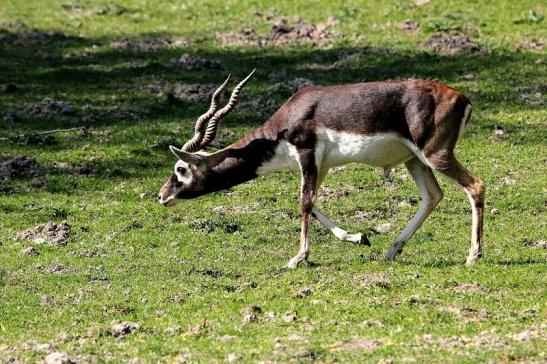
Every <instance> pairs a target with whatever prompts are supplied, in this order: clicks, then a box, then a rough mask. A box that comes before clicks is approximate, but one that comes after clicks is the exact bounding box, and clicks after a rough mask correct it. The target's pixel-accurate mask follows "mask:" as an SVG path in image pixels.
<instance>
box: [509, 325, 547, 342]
mask: <svg viewBox="0 0 547 364" xmlns="http://www.w3.org/2000/svg"><path fill="white" fill-rule="evenodd" d="M509 337H510V338H511V339H513V340H516V341H521V342H529V341H532V340H535V339H541V340H545V339H547V325H546V324H537V325H532V326H531V327H530V328H529V329H528V330H525V331H522V332H519V333H518V334H512V335H509Z"/></svg>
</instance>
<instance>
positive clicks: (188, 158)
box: [169, 145, 203, 166]
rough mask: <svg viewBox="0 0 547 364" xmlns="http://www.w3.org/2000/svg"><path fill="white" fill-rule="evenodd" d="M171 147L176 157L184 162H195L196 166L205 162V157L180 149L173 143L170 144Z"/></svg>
mask: <svg viewBox="0 0 547 364" xmlns="http://www.w3.org/2000/svg"><path fill="white" fill-rule="evenodd" d="M169 149H170V150H171V152H173V154H174V155H175V157H177V158H178V159H180V160H181V161H183V162H186V163H188V164H193V165H195V166H200V165H202V164H203V158H202V157H201V156H199V155H196V154H193V153H188V152H185V151H184V150H182V149H178V148H177V147H174V146H172V145H170V146H169Z"/></svg>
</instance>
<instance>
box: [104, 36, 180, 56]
mask: <svg viewBox="0 0 547 364" xmlns="http://www.w3.org/2000/svg"><path fill="white" fill-rule="evenodd" d="M187 44H188V43H187V42H186V41H185V40H184V39H176V40H171V39H169V38H152V37H144V38H135V39H131V38H129V37H127V36H124V37H121V38H120V39H119V40H117V41H115V42H112V43H110V48H112V49H114V50H117V51H123V52H131V53H151V52H157V51H159V50H161V49H164V48H171V47H182V46H185V45H187Z"/></svg>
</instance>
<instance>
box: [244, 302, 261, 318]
mask: <svg viewBox="0 0 547 364" xmlns="http://www.w3.org/2000/svg"><path fill="white" fill-rule="evenodd" d="M240 313H241V315H242V316H243V322H254V321H257V320H258V315H260V314H262V308H261V307H259V306H254V305H253V306H247V307H245V308H243V309H242V310H241V311H240Z"/></svg>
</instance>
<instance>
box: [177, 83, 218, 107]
mask: <svg viewBox="0 0 547 364" xmlns="http://www.w3.org/2000/svg"><path fill="white" fill-rule="evenodd" d="M215 88H216V87H215V85H213V84H208V85H202V84H191V85H187V84H181V83H177V84H175V86H174V88H173V91H172V95H173V96H174V97H175V98H177V99H179V100H184V101H187V102H191V103H193V102H197V101H207V100H209V99H211V96H212V95H213V92H215ZM168 97H169V96H168Z"/></svg>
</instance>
